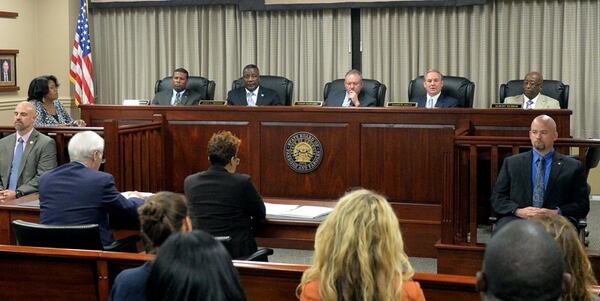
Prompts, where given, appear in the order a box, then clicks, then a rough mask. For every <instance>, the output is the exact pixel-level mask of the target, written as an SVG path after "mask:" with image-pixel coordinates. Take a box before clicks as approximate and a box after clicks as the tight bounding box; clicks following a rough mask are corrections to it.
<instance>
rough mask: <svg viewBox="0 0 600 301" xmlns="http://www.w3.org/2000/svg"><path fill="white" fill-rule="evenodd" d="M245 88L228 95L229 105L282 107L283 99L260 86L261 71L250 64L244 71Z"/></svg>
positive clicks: (272, 91)
mask: <svg viewBox="0 0 600 301" xmlns="http://www.w3.org/2000/svg"><path fill="white" fill-rule="evenodd" d="M242 79H243V80H244V86H243V87H239V88H237V89H233V90H231V91H229V93H227V103H228V104H229V105H232V106H249V107H255V106H282V105H283V98H281V96H279V94H277V92H275V90H272V89H269V88H267V87H264V86H261V85H260V71H259V70H258V67H257V66H256V65H253V64H250V65H246V67H244V70H243V71H242Z"/></svg>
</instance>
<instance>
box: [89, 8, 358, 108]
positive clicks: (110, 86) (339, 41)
mask: <svg viewBox="0 0 600 301" xmlns="http://www.w3.org/2000/svg"><path fill="white" fill-rule="evenodd" d="M91 23H92V47H93V49H92V51H93V58H94V67H95V84H96V87H95V88H96V94H97V102H98V103H103V104H116V103H121V101H122V100H123V99H130V98H131V99H150V100H151V99H152V98H153V96H154V83H155V82H156V80H158V79H162V78H163V77H165V76H170V75H171V73H172V71H173V69H175V68H178V67H184V68H186V69H187V70H188V71H189V73H190V75H194V76H203V77H206V78H209V79H211V80H214V81H215V82H216V91H215V99H225V98H226V97H227V91H228V90H229V89H230V88H231V83H232V81H234V80H235V79H238V78H239V77H241V73H242V68H243V66H245V65H247V64H250V63H252V64H257V65H258V66H259V68H260V71H261V74H264V75H279V76H284V77H287V78H288V79H290V80H292V81H294V99H303V100H304V99H321V98H322V94H323V92H322V90H323V86H324V84H325V83H326V82H327V81H331V80H332V79H336V78H339V77H341V76H343V75H344V73H345V72H346V71H347V70H348V68H349V66H350V65H351V53H349V51H348V45H349V43H350V10H307V11H273V12H240V11H239V10H238V9H237V7H236V6H233V5H228V6H215V5H210V6H183V7H181V6H179V7H142V8H109V9H101V8H98V9H94V10H93V11H92V14H91Z"/></svg>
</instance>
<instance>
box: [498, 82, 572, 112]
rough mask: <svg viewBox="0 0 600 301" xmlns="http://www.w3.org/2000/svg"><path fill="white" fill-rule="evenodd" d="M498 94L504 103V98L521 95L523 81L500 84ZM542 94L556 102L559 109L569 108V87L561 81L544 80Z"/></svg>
mask: <svg viewBox="0 0 600 301" xmlns="http://www.w3.org/2000/svg"><path fill="white" fill-rule="evenodd" d="M498 94H499V96H500V102H504V99H505V98H506V97H509V96H515V95H519V94H523V80H522V79H516V80H509V81H508V82H506V84H501V85H500V91H499V92H498ZM542 94H544V95H546V96H550V97H552V98H554V99H556V100H558V102H559V103H560V108H561V109H567V108H568V107H569V85H565V84H563V82H561V81H558V80H551V79H545V80H544V83H543V85H542Z"/></svg>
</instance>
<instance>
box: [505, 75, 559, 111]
mask: <svg viewBox="0 0 600 301" xmlns="http://www.w3.org/2000/svg"><path fill="white" fill-rule="evenodd" d="M543 83H544V79H543V77H542V74H541V73H539V72H537V71H532V72H529V73H527V75H526V76H525V80H524V81H523V94H519V95H516V96H511V97H507V98H505V99H504V103H515V104H520V105H523V109H526V110H528V109H538V110H539V109H560V103H559V102H558V100H556V99H554V98H552V97H549V96H546V95H544V94H542V93H540V92H541V91H542V84H543Z"/></svg>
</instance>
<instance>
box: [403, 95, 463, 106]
mask: <svg viewBox="0 0 600 301" xmlns="http://www.w3.org/2000/svg"><path fill="white" fill-rule="evenodd" d="M412 101H413V102H416V103H417V106H418V107H420V108H424V107H425V106H426V105H427V95H423V96H419V97H417V98H416V99H413V100H412ZM435 107H436V108H456V107H458V100H457V99H456V98H454V97H452V96H447V95H444V94H440V97H438V100H437V101H436V102H435Z"/></svg>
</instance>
